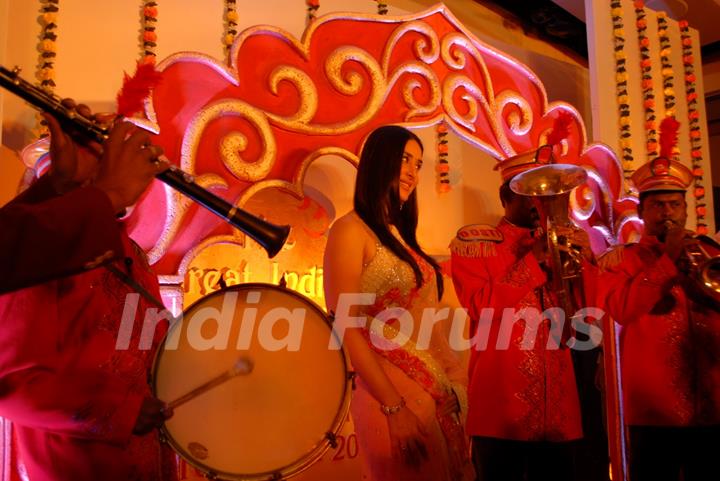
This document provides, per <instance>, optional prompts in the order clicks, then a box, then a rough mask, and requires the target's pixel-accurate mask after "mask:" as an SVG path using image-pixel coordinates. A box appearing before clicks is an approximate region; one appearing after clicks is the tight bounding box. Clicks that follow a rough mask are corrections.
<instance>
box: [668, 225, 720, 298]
mask: <svg viewBox="0 0 720 481" xmlns="http://www.w3.org/2000/svg"><path fill="white" fill-rule="evenodd" d="M668 222H672V221H668ZM703 244H708V245H712V246H714V247H716V248H717V249H720V246H718V244H717V243H716V242H715V241H714V240H713V239H711V238H709V237H707V236H704V235H695V236H692V237H688V238H687V239H686V240H685V244H684V246H683V251H682V253H681V255H680V259H679V261H678V263H679V265H680V266H681V270H682V271H684V272H685V273H686V274H687V276H688V277H689V278H690V281H691V282H692V283H693V286H692V287H693V288H694V290H695V291H696V292H698V293H699V294H700V295H701V297H704V298H706V299H709V300H710V301H711V303H714V304H715V305H716V306H720V256H714V257H713V256H712V255H711V254H710V253H709V252H708V251H707V249H706V248H705V246H703Z"/></svg>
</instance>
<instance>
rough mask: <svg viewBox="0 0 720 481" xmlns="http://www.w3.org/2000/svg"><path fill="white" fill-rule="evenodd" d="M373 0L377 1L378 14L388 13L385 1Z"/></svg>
mask: <svg viewBox="0 0 720 481" xmlns="http://www.w3.org/2000/svg"><path fill="white" fill-rule="evenodd" d="M375 2H376V3H377V13H378V15H387V13H388V6H387V3H385V2H384V1H383V0H375Z"/></svg>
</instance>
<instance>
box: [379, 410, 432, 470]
mask: <svg viewBox="0 0 720 481" xmlns="http://www.w3.org/2000/svg"><path fill="white" fill-rule="evenodd" d="M387 422H388V430H389V433H390V450H391V453H392V457H393V458H395V459H398V458H399V459H401V460H402V461H403V462H404V463H405V464H407V465H408V466H410V467H412V468H415V469H418V470H419V469H420V468H421V466H422V464H423V463H424V462H425V461H427V459H428V452H427V445H426V437H427V433H426V432H425V428H424V427H423V425H422V423H421V422H420V420H419V419H418V417H417V416H416V415H415V414H414V413H413V412H412V411H411V410H410V409H408V408H407V407H403V408H402V409H400V410H399V411H398V412H396V413H393V414H390V415H388V416H387Z"/></svg>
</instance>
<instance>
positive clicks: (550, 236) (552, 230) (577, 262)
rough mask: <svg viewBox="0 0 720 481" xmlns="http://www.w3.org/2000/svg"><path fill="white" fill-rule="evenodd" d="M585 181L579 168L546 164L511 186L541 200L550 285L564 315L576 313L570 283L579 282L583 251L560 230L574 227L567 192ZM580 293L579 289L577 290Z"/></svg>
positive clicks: (523, 193) (528, 171)
mask: <svg viewBox="0 0 720 481" xmlns="http://www.w3.org/2000/svg"><path fill="white" fill-rule="evenodd" d="M586 180H587V172H585V169H583V168H582V167H578V166H576V165H570V164H548V165H543V166H541V167H535V168H533V169H530V170H527V171H525V172H523V173H521V174H518V175H516V176H515V177H514V178H513V179H512V180H511V181H510V189H511V190H512V191H513V192H515V193H516V194H520V195H525V196H530V197H534V198H536V199H537V200H538V201H539V202H540V206H541V207H540V209H539V210H540V218H541V219H544V220H545V225H544V226H543V227H544V229H545V232H546V233H547V243H548V257H549V268H550V271H551V274H552V275H551V277H552V278H551V286H552V289H553V291H554V292H555V294H556V295H557V296H558V301H559V304H560V306H559V307H561V308H562V309H563V310H564V311H565V315H566V316H572V315H573V314H575V313H576V312H577V310H578V308H579V307H580V306H578V305H577V304H578V303H577V301H576V298H575V296H574V292H575V291H574V290H573V284H575V285H576V286H581V285H582V284H581V283H582V253H581V252H580V249H579V248H578V247H577V246H576V245H574V244H573V243H572V239H571V238H570V237H568V236H567V235H565V234H564V233H562V232H561V231H562V230H564V229H562V228H567V229H575V228H576V227H575V225H574V224H573V223H572V221H571V220H570V217H569V204H570V194H571V192H572V190H573V189H574V188H575V187H577V186H579V185H581V184H583V183H584V182H585V181H586ZM578 292H579V293H580V294H581V295H582V294H583V291H582V289H580V290H579V291H578Z"/></svg>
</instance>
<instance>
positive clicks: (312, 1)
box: [305, 0, 320, 25]
mask: <svg viewBox="0 0 720 481" xmlns="http://www.w3.org/2000/svg"><path fill="white" fill-rule="evenodd" d="M305 4H306V5H307V17H306V18H305V25H310V24H311V23H313V22H314V21H315V18H316V17H317V11H318V9H319V8H320V0H305Z"/></svg>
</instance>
